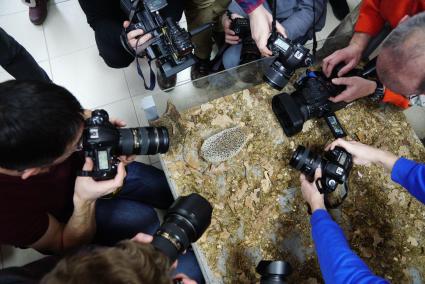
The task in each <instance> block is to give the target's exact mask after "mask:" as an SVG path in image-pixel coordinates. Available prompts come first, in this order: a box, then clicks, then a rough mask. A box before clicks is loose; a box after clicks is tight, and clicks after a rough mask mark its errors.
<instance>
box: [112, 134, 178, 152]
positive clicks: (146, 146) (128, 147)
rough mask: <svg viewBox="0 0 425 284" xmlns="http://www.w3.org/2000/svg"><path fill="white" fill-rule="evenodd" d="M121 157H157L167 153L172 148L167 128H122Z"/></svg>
mask: <svg viewBox="0 0 425 284" xmlns="http://www.w3.org/2000/svg"><path fill="white" fill-rule="evenodd" d="M118 130H119V132H120V141H119V149H120V153H119V154H120V155H155V154H158V153H166V152H167V151H168V148H169V146H170V140H169V136H168V130H167V128H165V127H137V128H120V129H118Z"/></svg>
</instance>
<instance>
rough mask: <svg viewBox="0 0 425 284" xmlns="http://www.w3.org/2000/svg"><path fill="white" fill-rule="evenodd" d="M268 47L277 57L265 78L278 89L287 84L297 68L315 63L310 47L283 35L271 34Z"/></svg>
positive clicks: (267, 70) (266, 72) (265, 73)
mask: <svg viewBox="0 0 425 284" xmlns="http://www.w3.org/2000/svg"><path fill="white" fill-rule="evenodd" d="M268 47H269V49H270V50H271V51H272V52H273V54H274V55H276V58H275V60H274V61H273V62H272V63H271V65H270V66H269V67H268V68H267V69H266V70H265V72H264V80H265V81H266V82H267V83H268V84H269V85H270V86H272V87H273V88H275V89H277V90H281V89H283V87H285V86H286V84H287V83H288V82H289V79H290V78H291V77H292V75H293V74H294V72H295V70H297V69H298V68H302V67H308V66H311V65H312V64H313V56H312V55H311V54H310V50H309V49H308V48H306V47H304V46H303V45H301V44H299V43H295V42H293V41H291V40H289V39H287V38H284V37H283V36H282V35H277V36H276V37H274V38H273V36H271V37H270V38H269V44H268Z"/></svg>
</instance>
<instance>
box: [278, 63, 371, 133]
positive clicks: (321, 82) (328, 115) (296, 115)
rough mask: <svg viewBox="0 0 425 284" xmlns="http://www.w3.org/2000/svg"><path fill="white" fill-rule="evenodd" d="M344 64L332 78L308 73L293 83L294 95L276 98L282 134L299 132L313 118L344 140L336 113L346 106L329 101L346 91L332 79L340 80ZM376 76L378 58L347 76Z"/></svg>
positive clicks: (339, 66) (281, 95) (320, 73)
mask: <svg viewBox="0 0 425 284" xmlns="http://www.w3.org/2000/svg"><path fill="white" fill-rule="evenodd" d="M342 67H343V64H339V65H337V66H336V67H335V68H334V70H333V72H332V74H331V76H330V78H327V77H326V76H325V75H324V74H323V72H321V71H311V70H309V69H307V70H306V73H305V74H304V75H303V76H301V77H300V78H299V79H298V81H297V82H296V83H295V84H294V87H295V92H293V93H292V94H291V95H289V94H287V93H281V94H278V95H276V96H274V97H273V99H272V109H273V112H274V113H275V115H276V117H277V119H278V121H279V123H280V125H281V126H282V128H283V131H284V132H285V134H286V135H287V136H289V137H290V136H293V135H295V134H297V133H299V132H300V131H301V130H302V128H303V125H304V122H306V121H307V120H309V119H312V118H322V117H323V118H325V120H326V123H327V124H328V126H329V128H330V130H331V131H332V134H333V136H334V137H335V138H342V137H345V136H346V133H345V131H344V129H343V127H342V125H341V124H340V123H339V121H338V119H337V117H336V116H335V112H336V111H338V110H340V109H342V108H344V107H346V106H347V103H345V102H339V103H334V102H331V101H330V100H329V98H331V97H336V96H338V95H339V94H340V93H341V92H343V91H344V90H345V86H337V85H334V84H333V83H332V79H333V78H336V77H337V74H338V72H339V70H341V68H342ZM375 75H376V58H375V59H372V60H371V61H370V62H368V64H366V66H365V67H364V68H363V69H353V70H351V71H350V72H348V73H347V74H346V76H347V77H351V76H360V77H363V78H374V76H375Z"/></svg>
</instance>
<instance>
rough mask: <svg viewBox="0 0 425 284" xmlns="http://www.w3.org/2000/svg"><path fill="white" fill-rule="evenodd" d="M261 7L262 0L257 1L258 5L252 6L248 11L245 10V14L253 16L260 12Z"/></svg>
mask: <svg viewBox="0 0 425 284" xmlns="http://www.w3.org/2000/svg"><path fill="white" fill-rule="evenodd" d="M263 9H264V7H263V1H259V3H258V6H257V7H255V6H254V7H253V8H252V10H251V11H250V12H247V14H248V16H249V17H251V16H255V15H257V14H259V13H261V12H262V10H263Z"/></svg>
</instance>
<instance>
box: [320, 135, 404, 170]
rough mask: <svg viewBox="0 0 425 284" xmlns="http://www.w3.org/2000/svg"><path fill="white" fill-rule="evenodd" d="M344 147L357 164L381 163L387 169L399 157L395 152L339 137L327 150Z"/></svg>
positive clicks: (390, 167) (389, 168)
mask: <svg viewBox="0 0 425 284" xmlns="http://www.w3.org/2000/svg"><path fill="white" fill-rule="evenodd" d="M335 147H342V148H344V149H345V150H346V151H347V152H348V153H350V154H351V155H352V156H353V162H354V164H356V165H366V166H369V165H371V164H381V165H382V166H384V168H386V169H387V170H391V169H392V168H393V166H394V164H395V162H396V161H397V159H398V157H397V156H395V155H394V154H392V153H390V152H388V151H384V150H380V149H378V148H374V147H372V146H369V145H365V144H362V143H360V142H357V141H347V140H344V139H337V140H335V141H334V142H332V143H331V144H329V145H328V146H327V147H326V150H332V149H335Z"/></svg>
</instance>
